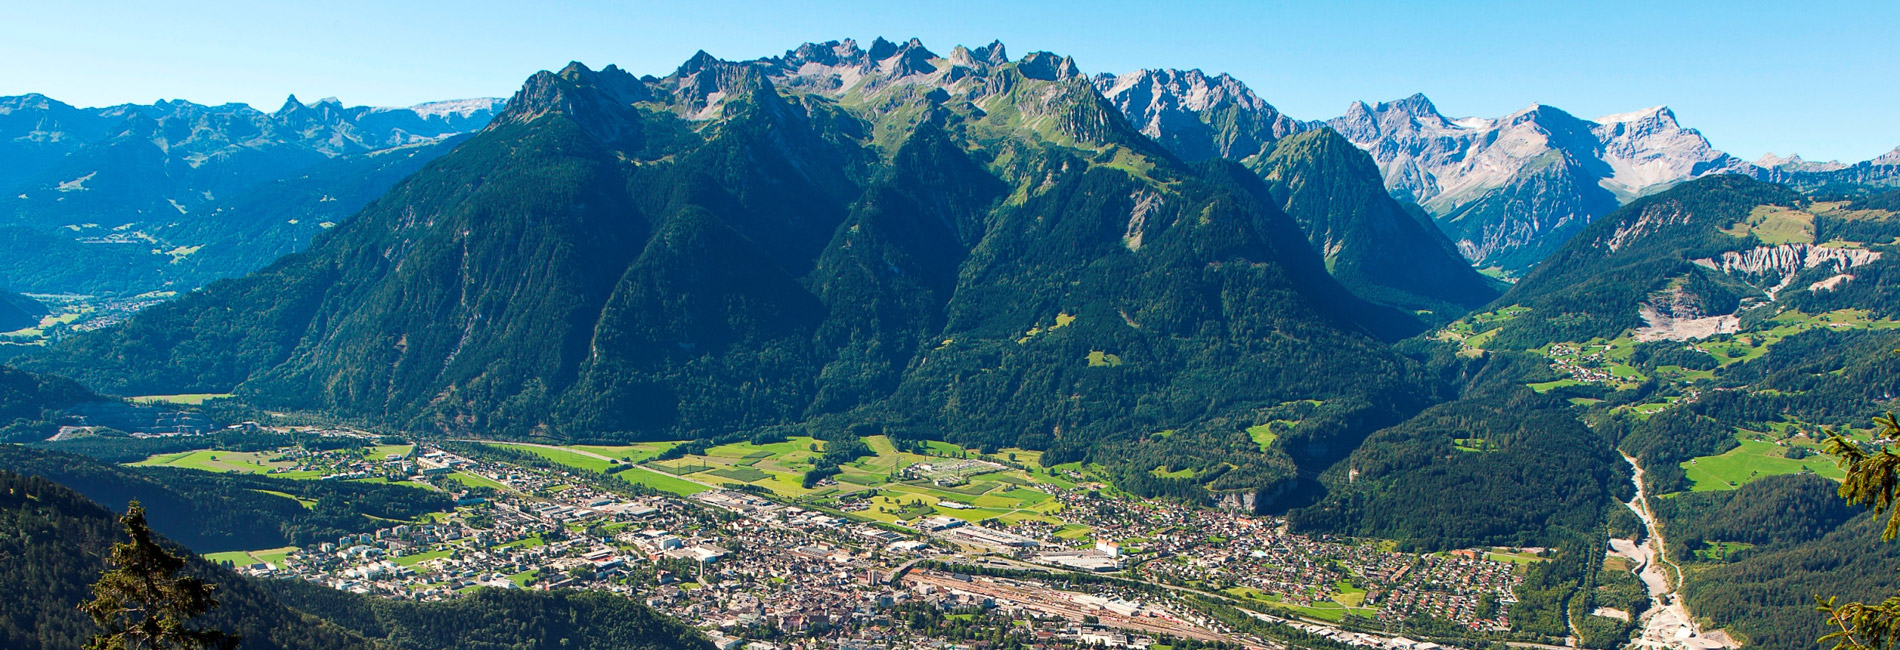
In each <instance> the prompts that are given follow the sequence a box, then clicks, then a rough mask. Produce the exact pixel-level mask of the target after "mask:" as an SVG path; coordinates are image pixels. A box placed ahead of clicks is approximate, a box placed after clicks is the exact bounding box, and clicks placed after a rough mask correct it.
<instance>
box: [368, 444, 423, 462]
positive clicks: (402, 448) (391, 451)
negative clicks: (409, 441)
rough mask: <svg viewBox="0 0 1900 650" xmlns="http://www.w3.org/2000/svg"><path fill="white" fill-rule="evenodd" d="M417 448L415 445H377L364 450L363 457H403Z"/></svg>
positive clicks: (373, 458) (380, 458) (372, 458)
mask: <svg viewBox="0 0 1900 650" xmlns="http://www.w3.org/2000/svg"><path fill="white" fill-rule="evenodd" d="M415 449H416V446H415V445H376V446H374V447H370V448H368V449H365V450H363V458H364V459H366V460H384V459H386V458H389V457H390V456H395V457H397V458H401V457H403V456H408V455H409V452H411V451H415Z"/></svg>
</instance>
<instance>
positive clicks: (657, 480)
mask: <svg viewBox="0 0 1900 650" xmlns="http://www.w3.org/2000/svg"><path fill="white" fill-rule="evenodd" d="M615 476H619V477H620V480H623V481H626V482H628V483H632V484H634V485H644V486H647V487H650V488H653V489H655V490H659V491H661V492H671V493H673V494H677V495H680V496H688V495H693V494H699V493H701V492H705V491H707V490H710V489H712V488H709V487H706V486H704V485H700V484H698V483H694V482H692V481H688V480H684V479H679V478H675V477H672V476H667V475H665V474H661V473H659V472H654V471H650V470H647V469H646V468H644V467H635V468H632V469H629V470H626V471H624V472H621V473H619V474H616V475H615Z"/></svg>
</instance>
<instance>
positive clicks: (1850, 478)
mask: <svg viewBox="0 0 1900 650" xmlns="http://www.w3.org/2000/svg"><path fill="white" fill-rule="evenodd" d="M1874 423H1875V424H1877V425H1879V427H1880V432H1879V438H1880V439H1883V440H1888V441H1892V440H1900V420H1896V419H1894V416H1893V415H1892V414H1888V415H1887V416H1886V417H1881V418H1874ZM1827 451H1828V453H1830V454H1833V455H1834V457H1835V458H1838V459H1840V464H1841V467H1842V468H1844V469H1846V470H1847V478H1846V479H1845V480H1843V481H1842V482H1841V492H1840V493H1841V497H1842V498H1844V499H1846V500H1847V502H1848V503H1849V504H1852V505H1858V506H1872V507H1873V509H1874V513H1875V514H1885V515H1887V527H1886V530H1885V531H1883V532H1881V534H1880V539H1881V540H1882V541H1892V540H1893V538H1894V536H1895V534H1900V509H1895V508H1894V505H1895V501H1896V499H1900V454H1895V453H1894V452H1893V450H1892V449H1891V448H1890V447H1882V448H1880V449H1876V450H1873V451H1868V450H1867V449H1866V448H1864V447H1862V446H1861V445H1860V444H1859V443H1856V442H1854V441H1853V440H1849V439H1848V438H1847V437H1846V436H1842V435H1841V434H1840V433H1833V434H1830V435H1829V436H1828V438H1827ZM1815 599H1816V600H1819V601H1820V606H1819V607H1817V608H1816V609H1817V610H1818V611H1820V612H1821V613H1822V614H1823V615H1825V616H1827V619H1828V625H1829V626H1830V627H1833V628H1835V629H1836V630H1837V631H1836V632H1833V633H1831V634H1828V635H1827V636H1824V637H1821V643H1824V644H1825V643H1833V644H1834V646H1833V647H1834V650H1876V649H1880V650H1888V649H1891V648H1894V647H1896V646H1900V594H1896V595H1893V596H1888V597H1887V599H1886V600H1884V601H1882V602H1879V603H1872V604H1869V603H1860V602H1850V603H1841V602H1839V597H1830V598H1827V599H1826V600H1821V598H1820V597H1819V596H1816V597H1815Z"/></svg>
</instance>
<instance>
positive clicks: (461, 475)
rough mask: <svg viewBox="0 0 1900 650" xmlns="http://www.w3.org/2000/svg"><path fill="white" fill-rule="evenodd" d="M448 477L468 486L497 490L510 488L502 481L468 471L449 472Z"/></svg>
mask: <svg viewBox="0 0 1900 650" xmlns="http://www.w3.org/2000/svg"><path fill="white" fill-rule="evenodd" d="M448 477H449V479H451V480H454V481H455V482H458V483H461V484H462V485H466V486H468V487H481V488H490V489H495V490H506V489H508V486H506V485H502V484H501V483H500V482H498V481H496V480H494V479H491V478H488V477H486V476H478V475H475V474H470V473H468V472H454V473H451V474H449V475H448Z"/></svg>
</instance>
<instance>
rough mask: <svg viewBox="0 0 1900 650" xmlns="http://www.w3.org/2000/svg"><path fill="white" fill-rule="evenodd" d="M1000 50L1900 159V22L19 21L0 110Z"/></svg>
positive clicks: (368, 13) (1303, 97)
mask: <svg viewBox="0 0 1900 650" xmlns="http://www.w3.org/2000/svg"><path fill="white" fill-rule="evenodd" d="M880 35H881V36H884V37H886V38H889V39H892V40H900V39H904V38H909V37H913V36H915V37H919V38H922V39H923V41H924V43H925V44H926V45H928V46H930V47H931V49H932V50H934V51H936V52H938V53H947V52H949V51H950V48H951V47H952V46H954V45H956V44H959V43H962V44H966V45H972V46H974V45H980V44H984V43H988V42H989V41H990V40H992V39H1001V40H1002V41H1003V42H1004V43H1005V44H1006V45H1007V46H1008V48H1009V52H1010V54H1011V56H1013V57H1019V56H1021V55H1022V54H1024V53H1027V52H1030V51H1034V50H1048V51H1052V52H1058V53H1062V54H1068V55H1071V56H1074V57H1075V59H1076V61H1077V63H1079V64H1080V65H1081V66H1082V68H1083V69H1084V70H1086V71H1088V72H1090V73H1095V72H1126V71H1130V70H1134V69H1138V68H1156V67H1175V68H1200V69H1202V70H1205V71H1207V72H1210V73H1212V72H1227V73H1230V74H1233V75H1234V76H1235V77H1237V78H1239V79H1240V80H1242V81H1244V82H1246V83H1247V84H1248V85H1249V86H1251V87H1252V88H1253V89H1254V91H1255V92H1256V93H1258V94H1259V95H1260V96H1261V97H1262V98H1264V99H1266V100H1267V101H1268V102H1271V103H1273V104H1274V105H1275V106H1278V107H1279V108H1280V109H1281V110H1283V111H1285V112H1287V113H1289V114H1291V115H1293V116H1294V117H1298V118H1302V119H1322V118H1327V117H1332V116H1336V115H1338V114H1340V113H1341V112H1343V111H1344V110H1345V108H1346V106H1347V104H1348V102H1351V101H1353V100H1358V99H1364V100H1369V101H1377V100H1385V99H1393V98H1397V97H1402V96H1405V95H1410V94H1412V93H1414V92H1423V93H1425V94H1426V95H1428V96H1430V97H1431V98H1432V99H1433V101H1434V102H1436V103H1437V105H1438V106H1439V109H1440V110H1441V111H1443V112H1445V113H1446V114H1448V115H1451V116H1453V117H1459V116H1470V115H1476V116H1486V117H1495V116H1499V115H1503V114H1506V113H1510V112H1512V111H1515V110H1517V109H1520V108H1523V107H1525V106H1527V105H1529V104H1531V103H1533V102H1538V103H1543V104H1548V105H1551V106H1556V107H1559V108H1562V109H1565V110H1567V111H1570V112H1571V113H1574V114H1576V115H1579V116H1583V117H1593V116H1597V115H1602V114H1608V113H1615V112H1622V111H1628V110H1634V109H1637V108H1642V107H1646V106H1652V105H1657V104H1667V105H1669V106H1670V107H1672V108H1674V109H1675V110H1676V113H1677V115H1678V117H1680V118H1681V120H1682V121H1683V123H1684V124H1685V125H1687V126H1690V127H1694V128H1697V129H1700V130H1701V131H1702V132H1703V134H1704V135H1706V136H1708V138H1709V139H1710V140H1711V141H1712V142H1713V143H1714V144H1715V146H1716V147H1718V148H1720V149H1723V150H1726V151H1729V152H1730V153H1733V154H1736V155H1738V156H1741V157H1743V158H1747V159H1751V160H1752V159H1754V158H1755V157H1757V156H1760V155H1761V154H1763V153H1765V152H1770V151H1772V152H1776V153H1781V154H1788V153H1800V154H1802V155H1803V156H1804V157H1806V158H1808V159H1810V160H1826V159H1840V160H1844V161H1850V162H1851V161H1858V160H1863V159H1866V158H1870V157H1873V156H1876V155H1879V154H1881V153H1883V152H1886V151H1888V150H1890V149H1893V148H1894V146H1895V145H1900V119H1896V118H1900V48H1896V47H1895V37H1896V35H1900V2H1895V1H1893V0H1878V1H1863V2H1829V1H1826V0H1802V1H1798V2H1788V1H1784V2H1755V1H1752V0H1727V1H1722V2H1666V1H1663V0H1649V1H1640V2H1638V1H1623V0H1616V1H1610V2H1574V1H1571V2H1563V1H1548V2H1547V1H1542V0H1531V1H1519V2H1425V1H1404V0H1387V1H1374V0H1360V1H1353V0H1334V1H1326V0H1307V1H1304V2H1278V1H1253V2H1244V1H1235V2H1192V1H1175V2H1154V1H1145V2H1123V1H1119V0H1111V1H1095V2H1033V1H1017V2H992V1H988V0H966V1H952V2H835V3H817V2H803V1H799V0H703V1H698V2H653V3H648V2H602V1H591V0H589V1H567V2H536V3H529V2H495V1H491V0H457V1H448V2H440V1H433V0H430V1H422V0H413V1H412V0H393V1H392V0H382V1H359V0H315V1H304V2H281V3H279V2H255V1H253V2H204V1H197V0H175V1H168V2H150V1H148V0H139V1H132V0H112V1H88V0H7V2H4V3H0V94H6V95H13V94H21V93H27V92H39V93H44V94H47V95H50V96H52V97H54V98H57V99H60V100H63V101H66V102H68V103H72V104H76V105H81V106H98V105H108V104H116V103H124V102H140V103H146V102H151V101H154V100H157V99H160V98H168V99H188V100H191V101H195V102H199V103H208V104H217V103H224V102H244V103H249V104H251V105H253V106H256V107H258V108H260V109H264V110H275V109H276V108H277V107H278V106H279V105H280V104H281V103H282V102H283V99H284V97H285V96H286V95H289V94H292V93H295V94H296V95H297V96H298V97H300V98H302V99H304V100H306V101H310V100H314V99H317V98H321V97H325V96H335V97H338V98H340V99H342V100H343V101H344V103H346V104H351V105H356V104H372V105H407V104H413V103H417V102H422V101H427V100H434V99H450V98H462V97H481V96H506V95H508V94H510V93H512V92H513V91H514V90H515V89H516V88H517V87H518V86H519V85H520V83H521V81H522V80H523V79H526V78H527V76H528V75H529V74H532V73H533V72H535V71H536V70H541V69H555V68H559V67H560V66H561V65H563V64H565V63H567V62H568V61H570V60H579V61H581V62H583V63H586V64H587V65H589V66H593V67H596V68H598V67H601V66H604V65H606V64H608V63H616V64H619V65H620V66H621V67H623V68H626V69H628V70H631V71H633V72H635V73H640V74H655V75H663V74H666V73H667V72H669V71H671V70H672V69H674V68H675V67H677V66H678V65H679V64H680V62H682V61H684V60H685V59H686V58H687V57H689V56H691V55H692V54H693V52H695V51H696V50H700V49H704V50H706V51H708V52H711V53H712V54H714V55H716V56H719V57H721V58H727V59H742V58H754V57H760V56H767V55H775V54H780V53H783V52H784V51H785V50H787V49H790V48H792V47H794V46H796V45H798V44H799V43H802V42H806V41H825V40H832V39H841V38H856V39H858V40H859V42H860V43H864V44H868V43H869V41H870V40H871V39H872V38H873V37H876V36H880Z"/></svg>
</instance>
